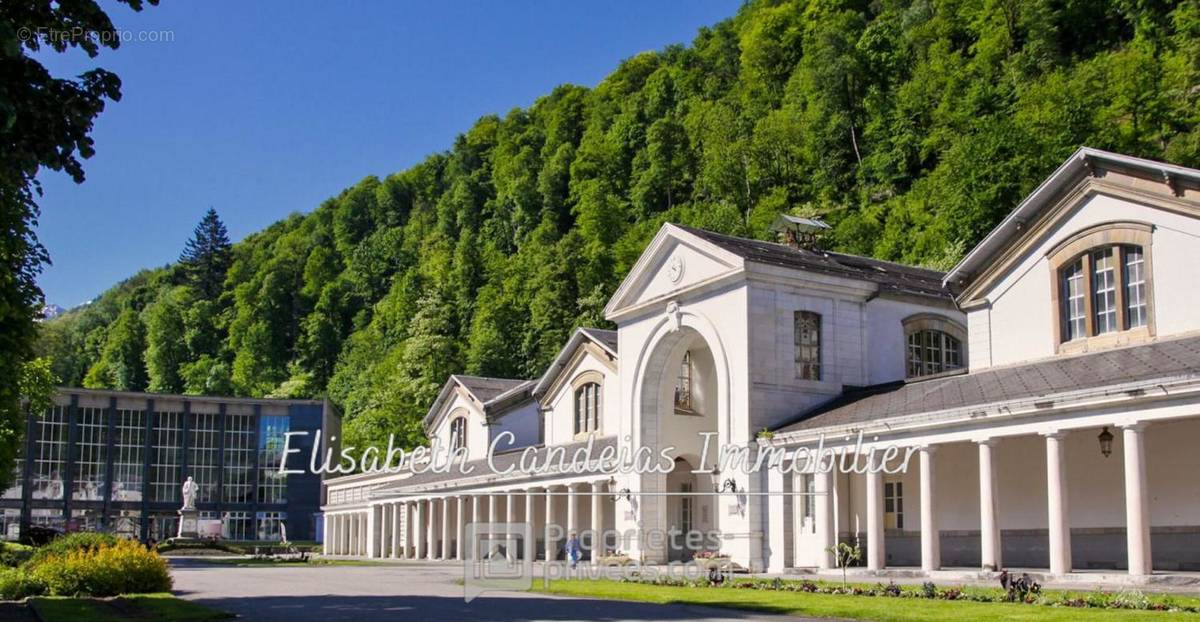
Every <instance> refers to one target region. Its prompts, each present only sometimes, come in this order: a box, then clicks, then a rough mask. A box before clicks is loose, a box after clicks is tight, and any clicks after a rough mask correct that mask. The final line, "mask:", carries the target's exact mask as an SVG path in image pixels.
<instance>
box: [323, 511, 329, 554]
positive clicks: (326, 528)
mask: <svg viewBox="0 0 1200 622" xmlns="http://www.w3.org/2000/svg"><path fill="white" fill-rule="evenodd" d="M329 523H330V521H329V514H322V515H321V554H322V555H329Z"/></svg>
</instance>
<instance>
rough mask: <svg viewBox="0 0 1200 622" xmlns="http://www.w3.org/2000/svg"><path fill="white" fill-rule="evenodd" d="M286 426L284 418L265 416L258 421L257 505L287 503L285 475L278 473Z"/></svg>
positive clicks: (287, 423)
mask: <svg viewBox="0 0 1200 622" xmlns="http://www.w3.org/2000/svg"><path fill="white" fill-rule="evenodd" d="M288 426H289V421H288V418H287V417H284V416H276V415H266V416H263V417H260V418H259V420H258V468H259V472H258V502H259V503H287V474H285V473H280V472H279V462H280V460H281V459H282V458H283V441H284V439H285V436H284V435H285V434H287V432H288ZM293 468H295V467H293Z"/></svg>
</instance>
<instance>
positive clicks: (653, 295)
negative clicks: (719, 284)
mask: <svg viewBox="0 0 1200 622" xmlns="http://www.w3.org/2000/svg"><path fill="white" fill-rule="evenodd" d="M743 268H744V260H743V259H742V258H741V257H739V256H738V255H736V254H734V253H731V252H729V251H727V250H725V249H722V248H720V247H718V246H716V245H714V244H712V243H710V242H708V241H706V240H703V239H701V238H699V237H698V236H695V235H693V234H691V233H689V232H687V231H685V230H683V229H681V228H680V227H676V226H675V225H672V224H670V223H668V224H665V225H663V226H662V228H661V229H659V231H658V234H657V235H656V236H655V237H654V240H652V241H651V242H650V245H649V246H647V247H646V250H645V251H644V252H643V253H642V255H641V257H639V258H638V261H637V263H635V264H634V266H633V268H632V269H631V270H630V271H629V274H628V275H626V277H625V280H624V281H622V282H621V286H620V287H619V288H617V291H616V293H615V294H613V297H612V298H611V299H610V300H609V303H608V306H607V307H605V309H604V313H605V316H606V317H608V318H609V319H610V320H611V319H613V317H614V316H618V315H621V314H622V313H624V312H625V311H628V310H631V309H636V308H639V307H641V306H643V305H648V304H652V303H654V302H658V301H662V300H666V299H669V298H672V297H675V296H680V295H683V294H686V293H687V292H690V291H694V290H695V289H697V288H700V287H703V286H705V285H706V284H709V283H712V282H714V281H716V280H719V279H721V278H723V277H725V276H728V275H731V274H734V273H737V272H740V271H741V270H742V269H743Z"/></svg>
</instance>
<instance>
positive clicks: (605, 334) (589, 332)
mask: <svg viewBox="0 0 1200 622" xmlns="http://www.w3.org/2000/svg"><path fill="white" fill-rule="evenodd" d="M587 341H591V342H592V343H595V344H596V345H598V346H600V347H601V348H604V350H605V351H607V352H608V353H609V354H610V355H612V357H613V358H616V357H617V331H615V330H606V329H603V328H576V329H575V332H574V333H571V338H570V339H568V340H567V345H565V346H563V348H562V349H561V350H559V351H558V355H557V356H555V357H554V361H553V362H551V363H550V366H549V367H547V368H546V373H544V374H542V377H541V378H540V379H538V381H537V384H536V385H535V386H534V388H533V396H534V397H535V398H537V399H541V398H542V396H544V395H545V394H546V392H547V391H549V390H550V386H551V385H552V384H554V380H555V378H557V377H558V375H559V374H561V373H562V372H563V370H564V369H566V367H567V365H568V364H570V362H571V357H572V356H574V354H575V350H577V349H578V348H579V346H580V345H582V344H583V343H585V342H587Z"/></svg>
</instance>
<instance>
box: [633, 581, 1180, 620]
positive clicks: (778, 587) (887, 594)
mask: <svg viewBox="0 0 1200 622" xmlns="http://www.w3.org/2000/svg"><path fill="white" fill-rule="evenodd" d="M621 582H623V583H640V584H647V585H661V586H671V587H692V588H701V589H714V590H721V589H724V590H728V589H735V590H766V591H779V592H802V593H810V594H831V595H848V596H871V597H879V598H905V599H932V600H958V601H969V602H979V603H1009V602H1024V603H1027V604H1030V605H1041V606H1048V607H1077V608H1090V609H1125V610H1144V611H1175V612H1186V613H1200V606H1195V605H1190V604H1182V603H1178V602H1175V601H1174V600H1173V599H1172V598H1171V597H1170V596H1148V595H1146V594H1144V593H1142V592H1140V591H1137V590H1122V591H1118V592H1110V591H1104V590H1097V591H1094V592H1085V593H1080V592H1037V593H1034V592H1030V593H1027V594H1025V595H1024V597H1023V598H1021V599H1018V600H1016V601H1014V600H1013V599H1011V598H1010V597H1009V593H1008V592H1006V591H1004V590H999V589H994V588H975V587H961V586H960V587H938V586H937V585H936V584H934V583H933V582H926V583H924V584H923V585H919V586H901V585H897V584H895V583H888V584H886V585H885V584H883V583H876V584H874V585H850V586H845V587H843V586H840V585H830V584H826V583H818V582H815V581H809V580H807V579H805V580H800V581H785V580H783V579H746V580H739V581H726V582H724V583H722V584H719V585H714V584H711V583H709V582H708V581H707V580H703V579H701V580H685V579H680V578H676V577H666V576H659V577H656V578H654V579H645V578H640V577H627V578H624V579H621Z"/></svg>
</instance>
